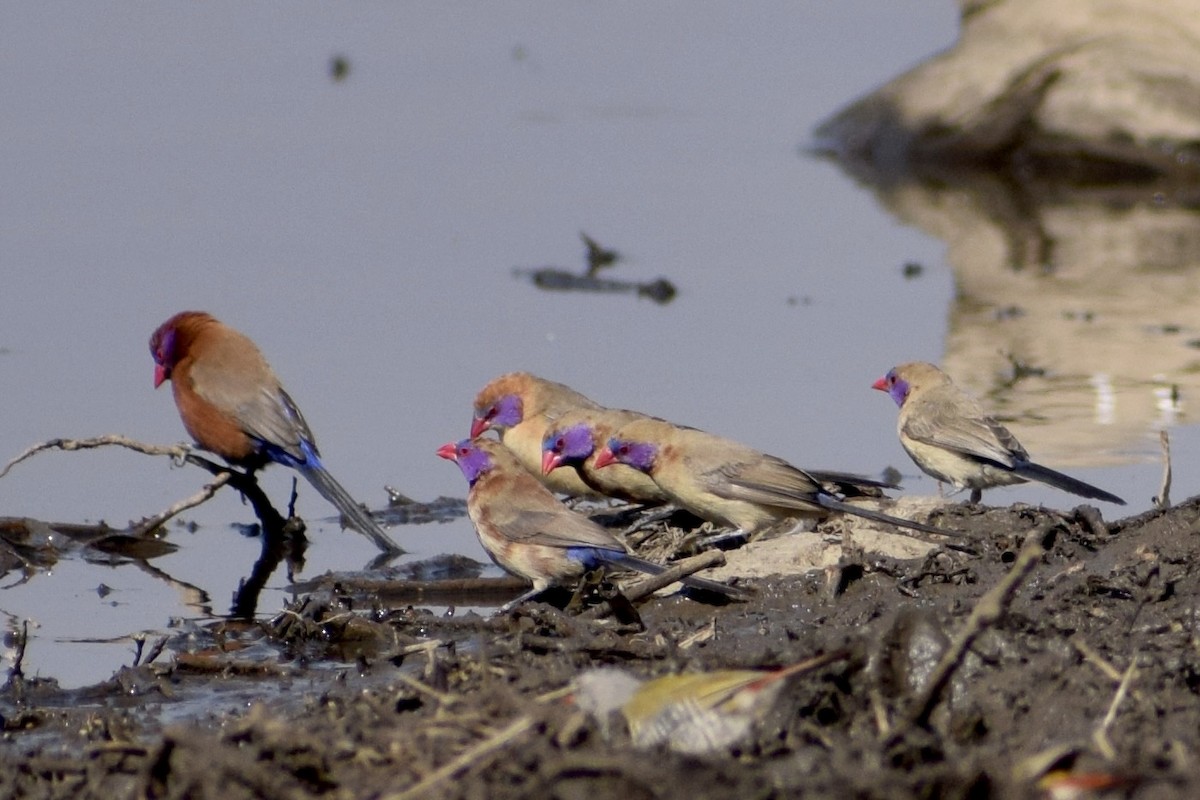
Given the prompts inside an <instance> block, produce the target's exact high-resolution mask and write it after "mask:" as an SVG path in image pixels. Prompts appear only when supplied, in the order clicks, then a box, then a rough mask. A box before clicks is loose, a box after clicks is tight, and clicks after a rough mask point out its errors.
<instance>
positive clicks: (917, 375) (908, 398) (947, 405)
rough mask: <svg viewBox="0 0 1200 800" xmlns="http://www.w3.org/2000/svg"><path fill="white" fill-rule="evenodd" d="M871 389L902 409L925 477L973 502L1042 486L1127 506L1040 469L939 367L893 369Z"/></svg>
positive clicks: (908, 442) (910, 447) (909, 443)
mask: <svg viewBox="0 0 1200 800" xmlns="http://www.w3.org/2000/svg"><path fill="white" fill-rule="evenodd" d="M871 388H873V389H878V390H879V391H881V392H887V393H888V395H889V396H890V397H891V398H892V400H894V401H895V402H896V405H898V406H899V407H900V414H899V419H898V421H897V423H896V428H897V431H898V433H899V435H900V445H901V446H902V447H903V448H904V451H905V452H906V453H908V455H909V457H910V458H912V460H913V461H914V462H916V465H917V466H918V467H920V468H921V470H922V471H923V472H925V473H926V474H928V475H931V476H933V477H934V478H936V479H937V480H939V481H942V482H943V483H948V484H950V485H951V486H953V487H954V488H955V489H964V488H966V489H970V490H971V498H970V502H971V503H978V502H979V501H980V500H981V499H982V497H983V490H984V489H990V488H992V487H993V486H1010V485H1012V484H1015V483H1025V482H1027V481H1037V482H1038V483H1044V484H1046V485H1047V486H1053V487H1054V488H1056V489H1062V490H1063V491H1065V492H1070V493H1071V494H1075V495H1079V496H1080V497H1087V498H1090V499H1092V500H1103V501H1105V502H1108V503H1116V504H1117V505H1122V506H1123V505H1125V501H1124V500H1122V499H1121V498H1119V497H1117V496H1116V495H1115V494H1111V493H1109V492H1106V491H1104V490H1103V489H1098V488H1096V487H1095V486H1092V485H1091V484H1088V483H1084V482H1083V481H1081V480H1078V479H1076V478H1072V477H1071V476H1070V475H1064V474H1063V473H1061V472H1057V471H1055V470H1052V469H1050V468H1049V467H1043V466H1042V465H1041V464H1035V463H1034V462H1032V461H1030V460H1029V453H1027V452H1026V451H1025V448H1024V447H1022V446H1021V443H1020V442H1018V441H1017V437H1016V436H1013V434H1012V432H1011V431H1010V430H1009V429H1008V428H1006V427H1004V426H1003V425H1001V424H1000V423H999V422H997V421H996V419H995V418H994V417H992V416H990V415H989V414H987V413H986V412H985V411H984V410H983V407H982V406H981V405H980V404H979V401H977V400H976V399H975V398H974V397H971V396H970V395H969V394H967V393H966V392H964V391H963V390H962V389H960V388H958V386H956V385H955V384H954V382H953V381H951V380H950V376H948V375H947V374H946V373H944V372H942V371H941V370H940V369H938V368H937V367H935V366H934V365H933V364H930V363H927V362H924V361H913V362H910V363H907V364H901V365H900V366H898V367H893V368H892V369H891V370H889V371H888V373H887V374H886V375H884V376H883V377H882V378H880V379H879V380H877V381H875V383H873V384H871Z"/></svg>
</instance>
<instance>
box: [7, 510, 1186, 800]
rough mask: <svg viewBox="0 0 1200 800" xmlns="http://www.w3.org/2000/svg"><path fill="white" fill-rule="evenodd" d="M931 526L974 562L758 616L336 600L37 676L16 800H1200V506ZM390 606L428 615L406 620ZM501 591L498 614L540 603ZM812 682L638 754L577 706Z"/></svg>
mask: <svg viewBox="0 0 1200 800" xmlns="http://www.w3.org/2000/svg"><path fill="white" fill-rule="evenodd" d="M931 519H932V521H933V522H935V523H936V524H938V525H942V526H945V527H948V528H954V529H956V530H960V531H964V532H966V533H968V534H970V537H971V539H972V544H973V545H974V546H975V549H976V550H977V551H978V554H977V555H971V554H967V553H963V552H956V551H950V550H944V549H941V548H935V549H934V550H932V551H930V552H929V553H927V554H925V555H923V556H921V557H919V558H914V559H896V558H890V557H884V556H878V555H873V554H871V553H869V552H866V551H864V550H862V549H859V548H855V547H845V548H843V550H842V553H841V557H840V559H839V560H838V561H837V563H836V564H833V565H830V566H827V567H825V568H823V569H819V570H815V571H809V572H807V573H804V574H797V575H787V576H774V577H762V578H752V579H747V580H745V581H743V583H742V585H744V586H746V587H748V588H751V589H753V590H754V592H753V595H752V596H751V597H750V598H749V599H748V600H746V601H745V602H738V603H731V604H727V605H722V606H714V605H708V604H704V603H700V602H695V601H693V600H689V599H686V598H683V597H680V596H678V595H671V596H665V597H654V598H652V599H650V600H648V601H645V602H642V603H640V604H638V605H637V608H636V610H635V611H633V613H632V615H630V614H629V613H625V614H616V615H611V614H607V613H606V612H607V610H608V604H607V603H603V602H602V603H600V604H598V605H595V606H592V607H590V608H585V609H584V610H582V611H581V612H580V611H578V610H577V609H574V608H573V609H572V611H571V612H570V613H567V612H565V611H563V610H560V609H558V608H555V607H553V606H552V605H550V604H547V603H537V604H528V605H525V606H522V607H520V608H518V609H516V610H514V611H513V612H511V613H509V614H508V615H505V616H500V617H497V616H485V615H481V614H477V613H474V612H468V613H448V612H446V611H444V610H441V611H439V612H437V613H435V612H434V611H433V610H431V609H432V607H433V606H432V605H428V606H427V605H423V604H422V602H421V595H420V594H415V595H414V594H411V593H410V594H408V595H403V594H402V593H400V594H397V593H396V592H397V591H399V587H400V586H401V585H402V584H403V583H404V581H419V582H423V583H424V584H430V583H433V582H436V579H437V578H438V577H440V574H439V573H438V572H437V570H434V571H433V572H432V573H430V572H425V571H417V572H415V573H413V574H398V573H392V574H389V575H383V576H380V575H375V576H374V577H373V576H372V574H371V573H369V572H368V573H363V574H356V575H353V576H337V575H329V576H324V577H323V578H322V579H321V580H320V581H317V582H314V583H313V584H311V585H306V586H304V587H303V588H304V589H305V592H304V593H303V594H301V595H300V596H299V598H300V599H298V600H297V602H296V603H295V604H294V605H292V606H290V607H288V608H285V609H282V610H280V611H278V613H275V614H274V616H271V617H269V618H267V617H264V616H261V613H262V611H264V610H260V616H259V617H258V618H257V621H255V620H244V621H237V620H227V621H222V622H219V623H215V624H212V625H207V626H195V627H194V628H191V629H185V630H181V631H179V632H178V633H177V634H175V635H172V636H170V637H164V638H163V639H160V640H156V641H153V642H147V643H146V645H145V652H144V653H139V659H138V665H137V666H132V667H128V668H124V669H122V670H121V671H120V672H119V673H117V674H116V675H114V676H113V678H112V679H111V680H109V681H107V682H105V683H102V684H100V685H97V686H93V687H89V688H86V689H81V690H73V691H63V690H60V689H58V687H57V686H56V685H55V684H54V683H53V681H51V680H41V679H32V678H27V677H25V676H22V675H21V674H20V672H19V669H18V670H15V671H14V672H13V674H11V675H10V676H9V680H8V682H7V684H6V686H5V687H4V690H3V694H2V696H0V715H2V723H3V737H4V740H5V746H4V747H3V748H0V763H2V764H3V768H2V769H0V795H2V796H8V797H24V798H79V797H97V798H99V797H103V798H135V797H136V798H146V797H149V798H183V797H190V798H196V797H220V798H222V800H239V799H240V798H261V797H298V798H304V797H313V798H317V797H320V798H393V799H396V798H405V797H422V798H423V797H432V798H439V797H446V798H459V797H461V798H516V797H522V798H524V797H547V798H563V799H564V800H570V799H572V798H589V800H606V799H607V798H619V800H635V799H638V798H667V797H689V798H692V799H693V800H700V799H701V798H718V797H737V798H740V799H741V800H748V799H749V798H774V797H798V796H803V797H821V798H824V797H829V798H834V797H836V798H847V797H856V798H927V797H947V798H986V797H1005V798H1007V797H1014V798H1068V797H1078V798H1087V797H1096V798H1110V797H1113V798H1191V797H1196V796H1200V766H1198V764H1197V758H1198V757H1200V754H1198V752H1197V743H1198V741H1200V697H1198V696H1197V694H1198V689H1200V647H1198V638H1197V597H1198V596H1200V586H1198V585H1197V582H1198V576H1197V573H1196V569H1195V568H1194V567H1193V565H1194V564H1196V563H1197V559H1198V555H1200V554H1198V552H1197V551H1198V550H1200V535H1198V531H1200V528H1198V525H1200V499H1197V498H1193V499H1191V500H1188V501H1186V502H1184V503H1182V504H1180V505H1177V506H1175V507H1173V508H1171V509H1168V510H1164V511H1152V512H1148V513H1146V514H1143V515H1139V516H1136V517H1131V518H1128V519H1123V520H1119V521H1104V520H1102V519H1101V518H1100V516H1099V514H1098V513H1096V512H1095V510H1094V509H1090V508H1088V507H1080V508H1078V509H1075V510H1072V511H1065V512H1056V511H1051V510H1047V509H1041V508H1031V507H1020V506H1014V507H1009V508H986V507H984V508H968V507H964V506H961V505H949V506H945V507H944V508H942V509H940V510H938V511H936V512H934V514H933V515H932V518H931ZM839 525H840V523H839V522H836V521H834V522H830V523H827V524H826V525H824V526H822V530H821V531H820V532H818V533H817V534H813V533H802V534H794V535H795V536H800V537H812V536H815V535H822V534H824V535H827V536H828V535H830V534H833V533H836V532H837V530H838V526H839ZM753 546H754V545H753V544H752V545H750V547H753ZM456 566H458V567H461V566H463V565H456ZM466 567H467V568H468V569H469V568H470V565H466ZM455 580H457V581H459V582H460V584H461V585H460V586H459V588H460V589H462V588H466V587H467V586H468V584H469V583H470V581H471V580H472V578H471V577H470V576H469V575H468V577H466V578H463V577H458V578H456V579H455ZM478 580H480V581H484V580H485V579H482V578H480V579H478ZM373 581H376V582H377V583H373ZM464 581H465V582H466V583H462V582H464ZM384 583H386V584H387V585H389V586H391V587H392V589H393V590H394V591H393V592H392V593H391V595H390V596H391V597H403V598H407V599H404V600H403V601H402V602H385V601H384V599H382V598H384V597H385V594H384V593H381V592H377V591H375V589H376V588H377V586H378V585H383V584H384ZM481 587H482V588H487V589H488V590H489V591H491V592H493V593H494V594H495V595H496V597H495V602H497V603H498V602H502V601H503V600H504V599H506V598H507V597H510V596H512V595H511V593H513V592H514V590H515V587H513V586H506V585H503V584H501V583H496V584H488V585H487V586H484V585H483V584H480V585H479V587H476V588H481ZM488 587H490V588H488ZM561 599H562V600H567V599H572V598H561ZM573 600H574V601H575V602H576V603H578V601H579V598H574V599H573ZM479 605H482V602H481V603H479ZM584 605H586V598H585V602H584ZM618 605H619V604H618ZM627 611H628V609H627ZM818 657H821V658H818ZM814 658H816V659H817V660H816V661H814V662H811V664H810V665H806V666H805V667H804V668H803V669H798V670H797V671H796V673H795V674H792V675H789V676H788V677H786V678H781V679H780V680H779V681H778V685H780V686H782V689H781V690H780V691H777V692H774V693H773V694H772V693H768V692H766V691H763V692H762V694H761V697H762V698H767V700H768V702H748V703H746V704H744V707H741V706H739V707H738V709H735V708H734V706H735V705H736V704H735V703H733V702H724V703H723V702H717V701H715V700H712V698H711V697H708V696H702V695H695V696H692V697H691V699H690V700H688V701H687V702H680V703H677V704H675V705H674V706H672V710H673V711H678V712H680V713H677V714H674V716H673V717H672V720H673V722H672V724H677V725H679V726H680V727H678V728H676V730H677V731H678V733H679V736H678V737H677V738H676V739H672V738H671V737H667V738H666V739H665V740H663V741H658V742H657V743H650V744H645V743H644V742H641V741H640V740H639V741H637V742H635V739H634V738H633V737H631V735H630V732H629V722H630V721H631V720H633V719H634V715H633V712H632V710H631V707H630V706H623V707H622V708H621V709H620V710H618V711H616V712H606V711H604V710H596V708H595V704H594V703H593V702H592V701H594V700H595V698H594V697H590V696H589V695H586V694H585V693H584V692H583V691H582V690H581V689H580V686H579V680H578V679H579V676H581V675H584V674H592V675H594V674H596V673H594V672H592V671H593V670H594V669H596V668H605V669H609V670H614V669H619V670H621V671H622V672H623V673H627V674H628V676H630V677H633V678H637V679H642V680H645V679H652V678H656V677H659V676H665V675H674V674H679V673H694V672H699V671H716V670H760V669H761V670H767V669H772V668H777V667H782V666H785V665H791V664H798V663H800V662H806V661H809V660H810V659H814ZM605 674H607V673H605ZM728 674H733V675H735V676H736V675H737V674H738V673H728ZM751 677H753V676H751ZM650 685H654V684H650ZM739 685H743V686H744V685H745V684H744V683H743V684H739ZM749 686H750V687H751V688H750V689H744V690H743V691H742V692H741V693H740V694H737V697H738V698H739V699H747V698H749V697H750V696H751V694H752V690H756V689H755V686H756V685H755V684H749ZM758 688H761V687H758ZM769 694H770V696H769V697H768V695H769ZM589 697H590V699H588V698H589ZM660 699H661V698H660ZM753 699H754V700H755V701H757V700H759V699H760V695H757V694H754V695H753ZM697 709H700V710H703V711H706V712H712V713H711V714H709V715H708V716H707V717H704V716H703V715H701V714H699V713H692V712H693V711H697ZM735 711H737V713H742V714H743V718H744V719H745V720H749V724H748V725H746V726H745V729H744V730H742V729H738V731H737V735H735V736H732V737H726V738H727V739H728V741H721V742H719V743H718V744H716V745H715V746H713V747H712V748H711V749H708V750H707V751H705V750H704V748H699V749H696V748H692V749H691V750H690V751H688V752H681V750H684V749H686V748H682V747H677V746H673V744H678V743H679V742H681V741H682V740H683V738H684V734H685V733H687V732H688V726H693V727H692V728H691V732H692V733H695V732H696V730H698V728H696V727H695V726H701V727H703V726H710V727H711V726H716V727H720V726H722V725H726V727H727V728H728V724H729V719H730V717H731V715H732V714H734V713H735ZM702 720H704V721H702ZM639 721H641V722H644V721H645V718H641V719H640V720H639ZM656 721H659V722H661V721H662V720H661V718H658V719H657V720H656ZM708 729H709V728H707V727H706V728H704V730H708ZM727 732H728V731H727Z"/></svg>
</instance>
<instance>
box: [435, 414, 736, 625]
mask: <svg viewBox="0 0 1200 800" xmlns="http://www.w3.org/2000/svg"><path fill="white" fill-rule="evenodd" d="M437 454H438V455H439V456H441V457H442V458H445V459H447V460H449V461H454V462H456V463H457V464H458V467H459V469H460V470H462V473H463V477H465V478H466V479H467V483H468V484H469V485H470V489H469V490H468V491H467V515H468V516H469V517H470V518H471V522H472V523H474V525H475V531H476V533H477V534H478V535H479V542H480V544H482V545H483V549H484V550H486V551H487V553H488V555H489V556H491V558H492V560H493V561H495V562H496V563H497V564H499V565H500V566H501V567H502V568H503V569H504V570H506V571H508V572H510V573H512V574H513V575H516V576H518V577H521V578H524V579H526V580H527V581H529V582H531V583H532V584H533V589H531V590H530V591H528V592H526V593H525V594H523V595H521V596H520V597H518V598H516V599H515V600H513V601H511V602H509V603H507V604H505V605H504V607H503V608H501V611H502V612H503V611H507V610H509V609H510V608H513V607H514V606H516V605H519V604H520V603H523V602H525V601H526V600H529V599H531V598H532V597H534V596H536V595H538V594H540V593H542V592H544V591H545V590H546V589H548V588H549V587H551V586H560V585H567V584H570V583H572V582H574V581H576V580H578V579H579V578H581V577H582V576H583V575H584V573H586V572H588V571H590V570H593V569H595V568H596V567H599V566H602V565H609V566H616V567H624V568H626V569H631V570H636V571H638V572H645V573H647V574H650V575H657V574H660V573H662V572H663V571H664V570H665V569H666V568H665V567H663V566H661V565H659V564H655V563H652V562H650V561H646V560H644V559H641V558H638V557H637V556H635V555H632V554H631V553H629V552H628V551H627V550H626V549H625V546H624V545H623V544H621V542H619V541H618V540H617V539H616V537H614V536H613V535H612V534H611V533H609V532H608V530H606V529H605V528H603V527H601V526H600V525H597V524H596V523H595V522H592V521H591V520H590V519H588V518H587V517H585V516H583V515H581V514H577V513H575V512H574V511H572V510H571V509H569V508H567V507H566V506H564V505H563V504H562V503H561V502H560V501H559V500H558V498H556V497H555V496H554V494H553V493H551V491H550V490H549V489H547V488H546V487H545V486H543V485H542V484H541V482H539V481H538V479H537V478H535V477H534V476H533V475H532V474H530V472H529V471H528V470H526V469H525V467H524V466H523V465H522V464H521V462H520V461H518V460H517V457H516V455H515V454H513V452H512V451H510V450H509V449H508V448H507V447H505V445H503V444H502V443H500V442H497V441H495V440H494V439H483V438H478V439H463V440H461V441H459V442H450V443H447V444H444V445H442V446H441V447H440V448H439V449H438V451H437ZM681 582H682V583H683V584H684V585H685V586H688V587H691V588H694V589H699V590H702V591H705V592H715V593H717V594H720V595H730V594H733V593H735V592H736V591H737V590H735V589H734V588H733V587H730V586H726V585H725V584H722V583H717V582H716V581H710V580H705V579H703V578H697V577H696V576H694V575H689V576H687V577H685V578H683V579H682V581H681Z"/></svg>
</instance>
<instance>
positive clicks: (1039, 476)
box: [1013, 463, 1125, 506]
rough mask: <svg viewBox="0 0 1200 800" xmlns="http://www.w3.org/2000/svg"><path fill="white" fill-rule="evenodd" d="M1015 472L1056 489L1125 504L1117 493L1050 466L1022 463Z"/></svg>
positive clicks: (1121, 504)
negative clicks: (1057, 470)
mask: <svg viewBox="0 0 1200 800" xmlns="http://www.w3.org/2000/svg"><path fill="white" fill-rule="evenodd" d="M1013 472H1015V473H1017V474H1018V475H1020V476H1021V477H1022V478H1028V479H1029V480H1031V481H1037V482H1038V483H1044V484H1046V485H1047V486H1053V487H1054V488H1055V489H1062V490H1063V491H1064V492H1070V493H1071V494H1077V495H1079V496H1080V497H1087V498H1090V499H1092V500H1103V501H1105V502H1106V503H1116V504H1117V505H1119V506H1123V505H1125V501H1124V500H1122V499H1121V498H1119V497H1117V496H1116V495H1115V494H1109V493H1108V492H1106V491H1104V490H1103V489H1097V488H1096V487H1095V486H1092V485H1091V484H1090V483H1084V482H1083V481H1081V480H1078V479H1076V478H1072V477H1071V476H1070V475H1064V474H1062V473H1061V472H1056V471H1055V470H1052V469H1050V468H1049V467H1043V466H1042V465H1041V464H1032V463H1028V464H1021V465H1019V466H1018V467H1017V468H1016V469H1014V470H1013Z"/></svg>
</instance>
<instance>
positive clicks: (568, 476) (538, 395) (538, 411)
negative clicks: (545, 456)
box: [471, 372, 601, 497]
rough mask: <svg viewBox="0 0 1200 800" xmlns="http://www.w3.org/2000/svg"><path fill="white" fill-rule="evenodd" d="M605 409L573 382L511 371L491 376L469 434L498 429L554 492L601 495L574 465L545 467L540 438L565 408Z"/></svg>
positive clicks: (478, 401)
mask: <svg viewBox="0 0 1200 800" xmlns="http://www.w3.org/2000/svg"><path fill="white" fill-rule="evenodd" d="M576 408H595V409H598V408H601V406H600V405H599V404H597V403H595V402H593V401H592V400H591V399H589V398H588V397H586V396H584V395H582V394H580V393H579V392H577V391H575V390H574V389H572V388H571V387H569V386H566V385H564V384H561V383H555V382H554V381H548V380H546V379H544V378H539V377H538V376H536V375H532V374H530V373H528V372H509V373H506V374H504V375H501V376H500V377H498V378H495V379H493V380H492V381H491V382H490V383H488V385H487V386H484V387H483V389H481V390H480V391H479V394H478V395H477V396H476V397H475V416H474V418H473V419H472V421H471V438H475V437H477V436H479V435H480V434H481V433H483V432H484V431H488V430H494V431H496V432H497V433H498V434H499V435H500V441H502V442H504V444H505V446H506V447H508V449H509V450H511V451H512V452H513V453H514V454H516V456H517V459H518V460H519V461H520V462H521V465H522V466H523V467H525V469H527V470H528V471H529V472H531V473H533V474H534V475H536V476H538V479H539V480H541V482H542V483H543V484H545V486H546V487H547V488H548V489H550V490H551V491H553V492H558V493H559V494H565V495H569V496H571V497H599V496H601V495H600V493H599V492H597V491H596V490H595V489H592V488H591V487H590V486H588V485H587V484H586V483H584V482H583V480H582V479H580V477H579V476H578V475H577V474H575V472H574V471H573V470H556V471H554V472H551V473H549V474H543V472H542V440H543V439H545V438H546V431H547V429H548V428H549V426H550V425H551V424H552V423H553V422H554V421H555V420H556V419H558V417H559V416H561V415H562V414H563V413H564V412H566V411H570V410H572V409H576Z"/></svg>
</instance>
